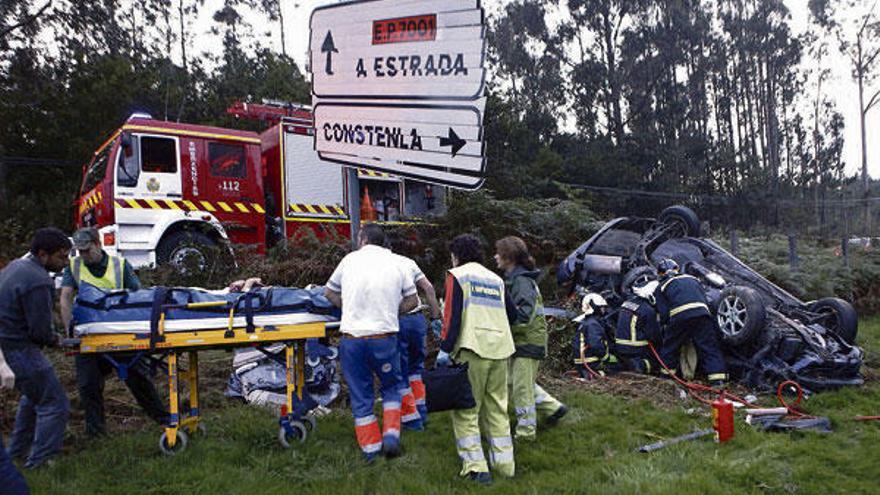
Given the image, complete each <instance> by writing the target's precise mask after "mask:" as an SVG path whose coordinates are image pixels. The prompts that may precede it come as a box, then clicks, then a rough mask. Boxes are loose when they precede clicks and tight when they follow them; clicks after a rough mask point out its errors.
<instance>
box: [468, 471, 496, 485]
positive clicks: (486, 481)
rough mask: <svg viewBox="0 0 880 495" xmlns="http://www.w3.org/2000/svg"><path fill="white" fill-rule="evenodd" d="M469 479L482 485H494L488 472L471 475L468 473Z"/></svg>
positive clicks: (472, 472)
mask: <svg viewBox="0 0 880 495" xmlns="http://www.w3.org/2000/svg"><path fill="white" fill-rule="evenodd" d="M468 479H469V480H471V481H473V482H476V483H479V484H481V485H491V484H492V475H491V474H489V473H488V472H487V471H483V472H481V473H477V472H474V471H471V472H470V473H468Z"/></svg>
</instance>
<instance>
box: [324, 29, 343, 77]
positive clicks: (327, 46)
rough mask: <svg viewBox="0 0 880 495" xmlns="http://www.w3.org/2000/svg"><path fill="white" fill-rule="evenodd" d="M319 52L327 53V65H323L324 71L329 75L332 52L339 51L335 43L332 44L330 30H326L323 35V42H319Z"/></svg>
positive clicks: (330, 72)
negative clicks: (325, 33)
mask: <svg viewBox="0 0 880 495" xmlns="http://www.w3.org/2000/svg"><path fill="white" fill-rule="evenodd" d="M321 53H326V54H327V65H325V66H324V73H326V74H327V75H329V76H332V75H333V54H334V53H339V50H337V49H336V45H335V44H333V34H332V33H330V31H327V36H325V37H324V42H323V43H321Z"/></svg>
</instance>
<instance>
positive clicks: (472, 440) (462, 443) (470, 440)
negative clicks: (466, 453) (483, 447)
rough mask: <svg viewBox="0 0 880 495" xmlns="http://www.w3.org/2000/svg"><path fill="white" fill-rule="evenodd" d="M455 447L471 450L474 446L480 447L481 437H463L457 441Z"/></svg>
mask: <svg viewBox="0 0 880 495" xmlns="http://www.w3.org/2000/svg"><path fill="white" fill-rule="evenodd" d="M455 445H456V446H458V448H460V449H469V448H471V447H474V446H479V445H480V435H474V436H470V437H463V438H457V439H455Z"/></svg>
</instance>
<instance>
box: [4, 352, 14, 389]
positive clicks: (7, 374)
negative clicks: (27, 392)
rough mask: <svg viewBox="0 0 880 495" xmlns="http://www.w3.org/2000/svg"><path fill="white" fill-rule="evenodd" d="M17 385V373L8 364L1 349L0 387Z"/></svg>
mask: <svg viewBox="0 0 880 495" xmlns="http://www.w3.org/2000/svg"><path fill="white" fill-rule="evenodd" d="M13 387H15V373H13V372H12V369H11V368H10V367H9V365H8V364H6V358H5V357H3V351H0V389H4V388H10V389H11V388H13Z"/></svg>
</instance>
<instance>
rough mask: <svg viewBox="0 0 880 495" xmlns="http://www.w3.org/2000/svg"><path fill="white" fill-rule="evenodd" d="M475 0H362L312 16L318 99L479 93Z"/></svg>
mask: <svg viewBox="0 0 880 495" xmlns="http://www.w3.org/2000/svg"><path fill="white" fill-rule="evenodd" d="M483 24H484V14H483V9H482V8H481V7H480V2H479V0H365V1H357V2H348V3H342V4H334V5H327V6H324V7H318V8H316V9H315V10H314V12H313V13H312V17H311V23H310V25H311V40H310V45H309V47H310V48H309V53H310V57H311V71H312V93H313V95H314V96H315V97H316V98H320V99H324V98H342V99H350V100H359V99H389V100H398V99H406V100H410V99H412V100H474V99H478V98H481V97H482V96H483V91H484V86H485V80H486V70H485V68H484V62H485V56H486V32H485V27H484V25H483Z"/></svg>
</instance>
